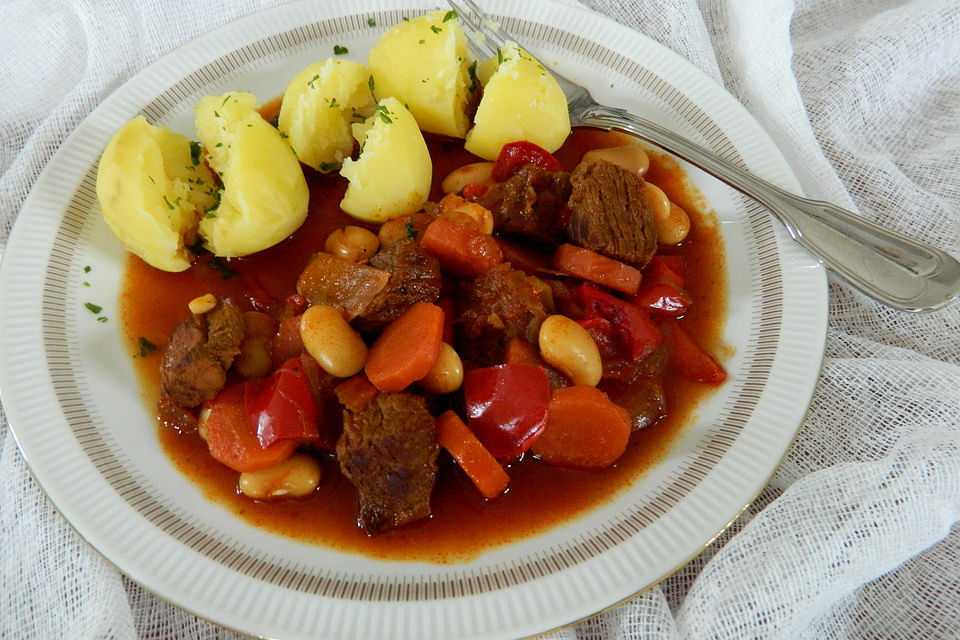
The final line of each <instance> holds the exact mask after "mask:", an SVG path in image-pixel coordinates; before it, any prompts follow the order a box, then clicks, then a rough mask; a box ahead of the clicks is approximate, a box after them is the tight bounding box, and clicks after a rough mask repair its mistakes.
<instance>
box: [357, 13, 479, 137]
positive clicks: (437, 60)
mask: <svg viewBox="0 0 960 640" xmlns="http://www.w3.org/2000/svg"><path fill="white" fill-rule="evenodd" d="M451 14H453V12H447V11H434V12H432V13H428V14H426V15H424V16H420V17H419V18H414V19H413V20H408V21H406V22H401V23H400V24H398V25H396V26H394V27H392V28H391V29H389V30H388V31H387V32H386V33H384V34H383V36H381V38H380V40H378V41H377V43H376V44H375V45H374V46H373V49H372V50H371V51H370V55H369V56H368V57H367V66H368V67H369V68H370V73H371V75H372V76H373V80H374V89H373V92H374V95H376V97H377V98H378V99H382V98H386V97H393V98H396V99H398V100H399V101H400V102H402V103H403V104H405V105H406V106H407V108H409V109H410V113H412V114H413V117H414V118H416V120H417V123H418V124H419V125H420V128H421V129H423V130H424V131H430V132H432V133H440V134H443V135H447V136H453V137H456V138H462V137H463V136H464V134H466V132H467V128H468V127H469V126H470V121H469V117H468V116H467V102H468V101H469V99H470V84H471V82H470V73H469V68H470V61H469V59H468V58H469V54H468V53H467V41H466V38H465V37H464V35H463V31H462V30H461V29H460V25H459V24H458V22H457V20H456V19H455V18H454V16H455V14H453V15H451Z"/></svg>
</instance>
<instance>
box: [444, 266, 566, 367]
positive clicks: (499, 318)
mask: <svg viewBox="0 0 960 640" xmlns="http://www.w3.org/2000/svg"><path fill="white" fill-rule="evenodd" d="M458 304H459V309H460V317H459V322H458V325H459V326H458V330H459V332H460V337H461V340H460V341H459V342H458V343H457V344H458V345H460V346H461V349H462V351H461V355H462V356H463V357H465V359H467V360H469V361H470V362H473V363H474V364H475V365H478V366H488V365H494V364H500V363H501V362H503V358H504V355H505V354H506V350H507V345H508V344H509V342H510V339H511V338H520V339H521V340H526V341H527V342H529V343H531V344H537V336H538V334H539V332H540V325H541V324H542V323H543V321H544V320H545V319H546V317H547V315H548V313H547V310H546V308H545V307H544V305H543V299H542V298H541V297H540V295H539V294H538V288H537V286H536V280H534V279H533V278H531V277H530V276H528V275H527V274H525V273H523V272H522V271H517V270H516V269H511V268H510V266H509V265H506V264H502V265H498V266H496V267H493V268H492V269H490V270H488V271H486V272H485V273H482V274H481V275H479V276H477V277H476V278H474V279H473V280H470V281H466V282H464V283H463V284H462V285H461V289H460V291H459V301H458Z"/></svg>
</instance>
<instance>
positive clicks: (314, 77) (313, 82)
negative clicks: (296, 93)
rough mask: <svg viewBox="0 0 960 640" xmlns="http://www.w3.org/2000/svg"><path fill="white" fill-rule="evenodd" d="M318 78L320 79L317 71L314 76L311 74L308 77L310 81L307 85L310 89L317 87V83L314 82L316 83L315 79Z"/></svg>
mask: <svg viewBox="0 0 960 640" xmlns="http://www.w3.org/2000/svg"><path fill="white" fill-rule="evenodd" d="M319 79H320V74H319V73H318V74H316V75H315V76H313V77H312V78H310V81H309V82H308V83H307V86H308V87H310V88H311V89H316V88H317V85H316V84H315V83H316V82H317V80H319Z"/></svg>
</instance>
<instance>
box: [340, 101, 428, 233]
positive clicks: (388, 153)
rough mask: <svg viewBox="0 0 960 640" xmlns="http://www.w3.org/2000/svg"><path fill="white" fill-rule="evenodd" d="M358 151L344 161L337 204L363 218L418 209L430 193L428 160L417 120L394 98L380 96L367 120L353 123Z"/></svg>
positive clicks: (376, 219) (392, 215) (382, 218)
mask: <svg viewBox="0 0 960 640" xmlns="http://www.w3.org/2000/svg"><path fill="white" fill-rule="evenodd" d="M353 135H354V137H356V139H357V141H359V142H360V145H361V146H360V157H359V158H357V159H356V160H352V159H349V158H348V159H347V160H344V162H343V168H342V169H341V170H340V174H341V175H342V176H343V177H345V178H346V179H347V180H349V181H350V185H349V186H348V187H347V193H346V195H344V197H343V200H342V201H341V202H340V208H341V209H343V210H344V211H346V212H347V213H348V214H350V215H351V216H353V217H355V218H358V219H360V220H365V221H367V222H384V221H386V220H389V219H390V218H395V217H397V216H399V215H403V214H405V213H413V212H415V211H419V210H420V208H421V207H422V206H423V203H424V202H426V201H427V196H428V195H429V194H430V183H431V181H432V179H433V163H432V162H431V160H430V151H429V150H428V149H427V143H426V142H424V140H423V134H422V133H420V129H419V128H417V122H416V120H414V119H413V116H412V115H411V114H410V112H409V111H407V109H406V108H405V107H404V106H403V105H402V104H401V103H400V101H399V100H397V99H396V98H385V99H383V100H381V101H380V104H379V105H378V106H377V109H376V111H375V112H374V114H373V115H372V116H370V117H369V118H367V120H366V121H364V122H361V123H357V124H355V125H353Z"/></svg>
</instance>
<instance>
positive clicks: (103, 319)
mask: <svg viewBox="0 0 960 640" xmlns="http://www.w3.org/2000/svg"><path fill="white" fill-rule="evenodd" d="M106 321H107V316H100V317H99V318H97V322H106Z"/></svg>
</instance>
